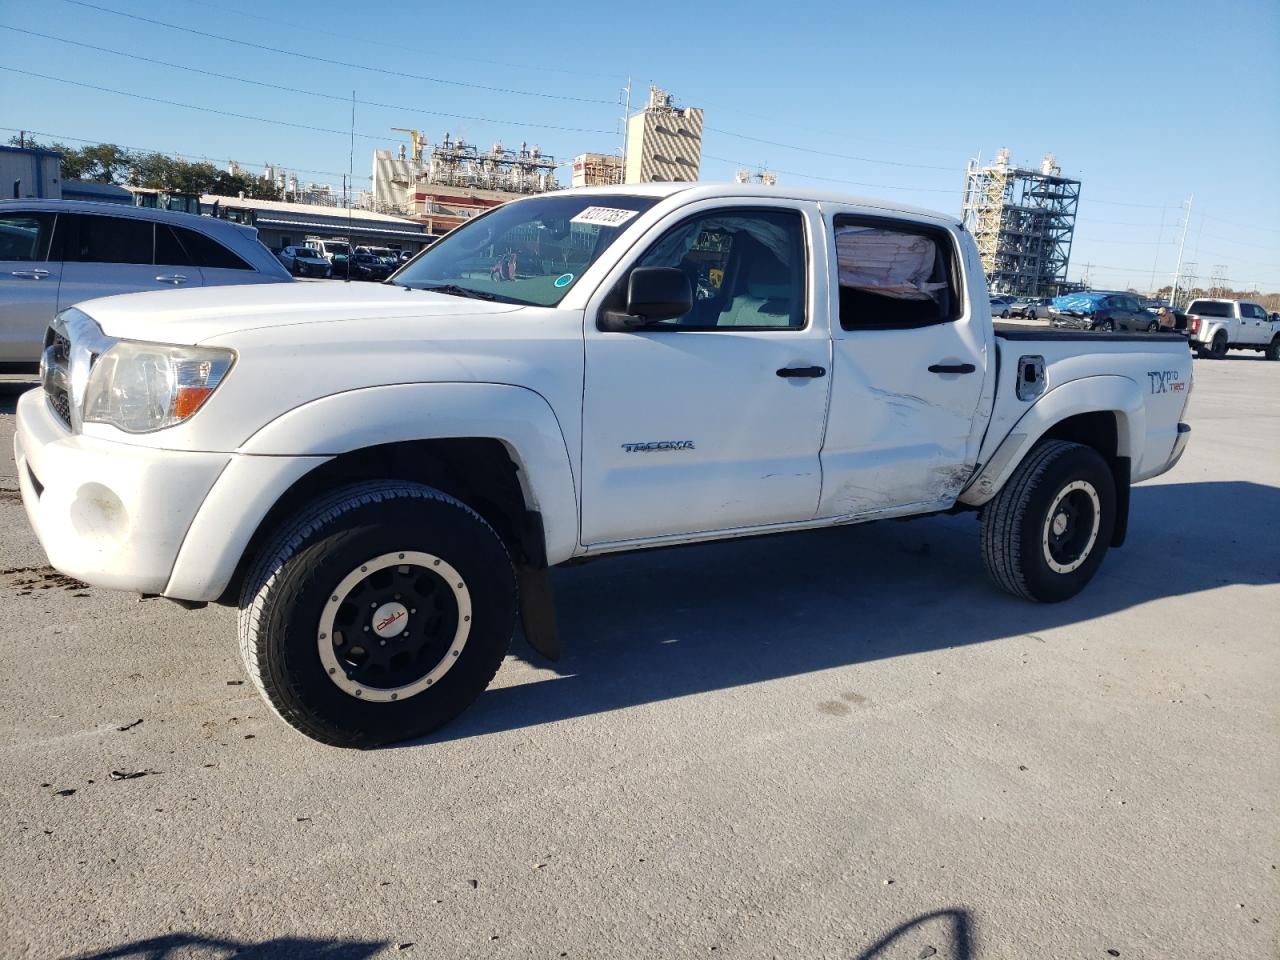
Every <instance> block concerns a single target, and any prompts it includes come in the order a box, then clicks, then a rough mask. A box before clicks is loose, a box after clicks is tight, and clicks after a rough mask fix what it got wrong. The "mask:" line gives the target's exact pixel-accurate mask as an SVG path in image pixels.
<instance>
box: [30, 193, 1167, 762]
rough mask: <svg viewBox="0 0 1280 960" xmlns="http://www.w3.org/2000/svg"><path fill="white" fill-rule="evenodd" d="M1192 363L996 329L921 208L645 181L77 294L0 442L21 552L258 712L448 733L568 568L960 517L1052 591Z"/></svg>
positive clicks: (998, 566)
mask: <svg viewBox="0 0 1280 960" xmlns="http://www.w3.org/2000/svg"><path fill="white" fill-rule="evenodd" d="M1191 373H1192V368H1191V356H1190V353H1189V351H1188V349H1187V343H1186V340H1185V338H1182V337H1177V336H1165V335H1158V334H1157V335H1150V334H1144V335H1132V336H1128V335H1123V334H1119V335H1110V336H1108V335H1101V334H1091V333H1077V332H1071V331H1043V332H1041V331H1027V330H1020V331H1010V332H996V331H995V330H994V329H993V325H992V320H991V313H990V308H989V306H988V299H987V291H986V285H985V281H984V278H983V273H982V268H981V264H980V262H979V259H978V255H977V250H976V247H975V245H974V243H973V240H972V238H971V237H970V236H969V235H968V234H967V233H966V232H964V230H963V229H962V227H961V226H960V224H958V223H957V222H956V221H955V220H953V219H951V218H948V217H944V216H941V215H937V214H932V213H927V212H923V211H917V210H907V209H902V208H898V207H893V206H888V205H879V204H875V203H868V202H856V201H853V200H849V199H846V198H843V197H840V196H832V195H824V194H816V193H808V192H803V191H786V192H784V191H779V190H777V189H772V188H759V187H756V188H753V187H750V186H726V185H698V184H654V185H645V186H636V187H630V186H629V187H626V188H613V189H606V188H598V189H589V190H574V191H564V192H558V193H556V194H554V195H547V196H540V197H533V198H529V199H525V200H520V201H516V202H513V203H509V204H506V205H504V206H502V207H498V208H496V209H494V210H493V211H491V212H489V213H486V214H485V215H484V216H481V217H478V218H476V219H475V220H474V221H471V222H470V223H469V224H467V225H466V226H464V227H461V228H459V229H458V230H456V231H454V232H453V233H451V234H449V235H447V236H445V237H444V238H442V239H441V240H439V241H438V242H437V243H436V244H434V245H433V246H431V247H430V248H429V249H428V250H426V251H425V252H424V253H422V254H421V255H419V256H418V257H417V258H415V259H414V260H413V261H412V262H411V263H409V264H407V265H406V266H405V267H403V268H402V269H401V270H400V271H399V272H398V273H397V274H396V275H395V276H394V277H393V278H392V280H391V281H390V282H389V283H387V284H381V285H367V286H366V285H341V286H339V285H326V284H290V285H279V286H265V287H256V288H242V289H221V290H218V291H216V292H212V293H211V292H202V291H198V290H197V291H178V292H172V293H164V294H147V295H138V296H127V297H116V298H111V299H108V300H99V301H93V302H90V303H86V304H82V305H81V306H80V307H79V308H77V309H72V310H68V311H66V312H64V313H63V314H61V315H60V316H59V317H58V318H57V319H56V320H55V322H54V324H53V325H52V327H51V328H50V330H49V333H48V335H47V337H46V350H45V358H44V384H43V389H42V390H38V391H32V392H30V393H27V394H26V395H24V396H23V397H22V398H21V400H20V402H19V409H18V430H17V435H16V438H15V447H16V459H17V463H18V472H19V474H20V482H21V487H22V496H23V501H24V503H25V505H26V510H27V513H28V516H29V517H30V520H31V522H32V524H33V525H34V527H35V530H36V533H37V534H38V536H39V538H40V541H41V543H42V545H43V547H44V549H45V551H46V552H47V553H48V555H49V558H50V561H51V562H52V563H53V565H54V566H55V567H57V568H58V569H59V570H61V571H63V572H64V573H67V574H69V575H71V576H75V577H79V578H81V579H83V580H86V581H88V582H89V583H91V584H95V585H99V586H104V587H115V588H120V589H127V590H134V591H138V592H141V593H147V594H162V595H164V596H166V597H170V598H172V599H174V600H176V601H178V602H180V603H183V604H185V605H188V606H198V605H202V604H203V603H205V602H217V603H225V604H235V605H238V606H239V609H240V625H239V633H240V645H241V650H242V652H243V655H244V659H245V663H246V665H247V668H248V671H249V673H250V675H251V677H252V678H253V681H254V682H255V683H256V684H257V686H258V688H259V690H260V691H261V693H262V694H263V696H264V697H265V698H266V699H267V701H268V702H269V703H270V704H271V706H272V707H273V708H274V709H275V711H276V712H277V713H278V714H279V715H280V716H281V717H282V718H283V719H284V720H285V721H287V722H288V723H290V724H292V725H293V726H295V727H296V728H297V729H299V730H301V731H302V732H303V733H305V734H307V735H308V736H311V737H314V738H316V739H318V740H321V741H324V742H327V743H331V744H338V745H345V746H369V745H373V744H378V743H383V742H388V741H393V740H397V739H403V738H405V737H409V736H413V735H419V734H422V733H424V732H427V731H430V730H432V729H434V728H436V727H438V726H440V725H441V724H443V723H445V722H447V721H448V720H449V719H451V718H452V717H454V716H455V715H456V714H458V713H459V712H460V711H462V710H463V709H464V708H465V707H466V706H467V705H468V704H469V703H470V702H471V701H472V700H473V699H475V697H477V696H478V695H479V694H480V692H481V691H482V690H483V689H484V688H485V686H486V685H487V684H488V683H489V681H490V680H491V679H492V677H493V675H494V673H495V672H496V671H497V669H498V666H499V665H500V663H501V662H502V658H503V656H504V654H505V652H506V650H507V647H508V644H509V642H510V640H511V637H512V634H513V631H514V627H515V622H516V618H517V616H519V617H520V618H521V619H522V620H523V624H524V630H525V634H526V636H527V638H528V639H529V641H530V643H531V644H532V645H533V646H534V647H535V648H536V649H538V650H539V651H541V652H543V653H544V654H546V655H548V656H551V657H555V656H557V655H558V650H559V646H558V645H559V639H558V636H557V633H556V626H555V613H554V605H553V602H552V595H551V588H550V580H549V577H548V575H547V568H548V567H549V566H552V565H556V564H562V563H565V562H567V561H571V560H576V559H582V558H590V557H594V556H597V555H607V554H611V553H617V552H620V551H627V550H635V549H639V548H646V547H656V546H668V545H672V544H686V543H694V542H698V541H706V540H714V539H722V538H730V537H741V536H750V535H757V534H762V533H771V532H780V531H794V530H802V529H807V528H816V527H826V526H831V525H835V524H846V523H858V522H863V521H869V520H876V519H881V518H886V517H907V516H916V515H926V514H931V513H936V512H939V511H948V510H980V511H981V521H982V522H981V535H980V547H981V553H982V556H983V558H984V560H985V563H986V566H987V569H988V570H989V572H990V574H991V577H992V578H993V580H994V581H995V583H996V584H998V585H999V586H1000V587H1002V588H1003V589H1005V590H1007V591H1009V592H1010V593H1012V594H1014V595H1016V596H1019V597H1022V598H1026V599H1029V600H1039V601H1050V602H1052V601H1059V600H1064V599H1066V598H1068V597H1071V596H1072V595H1074V594H1075V593H1076V592H1078V591H1079V590H1080V589H1082V588H1083V587H1084V586H1085V584H1086V583H1087V582H1088V581H1089V579H1090V578H1091V577H1092V576H1093V575H1094V573H1095V572H1096V571H1097V569H1098V566H1099V564H1100V563H1101V562H1102V560H1103V556H1104V554H1105V553H1106V551H1107V548H1108V547H1112V546H1119V545H1120V544H1121V542H1122V541H1123V539H1124V532H1125V525H1126V518H1127V514H1128V504H1129V487H1130V484H1131V483H1133V482H1136V481H1140V480H1145V479H1147V478H1148V477H1153V476H1156V475H1157V474H1159V473H1162V472H1164V471H1165V470H1168V469H1169V468H1170V467H1171V466H1173V464H1174V463H1175V462H1176V461H1177V460H1178V458H1179V456H1181V454H1182V451H1183V449H1184V446H1185V444H1186V442H1187V437H1188V429H1189V428H1188V427H1187V426H1186V425H1185V424H1183V423H1180V419H1181V417H1182V414H1183V410H1184V408H1185V406H1186V403H1187V399H1188V396H1189V394H1190V392H1191ZM857 562H861V563H874V562H875V558H873V557H868V558H863V559H862V560H859V561H857Z"/></svg>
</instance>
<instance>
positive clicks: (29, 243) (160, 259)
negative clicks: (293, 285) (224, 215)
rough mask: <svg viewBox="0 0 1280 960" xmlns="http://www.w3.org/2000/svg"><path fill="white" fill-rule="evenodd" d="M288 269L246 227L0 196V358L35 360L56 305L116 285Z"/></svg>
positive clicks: (158, 284)
mask: <svg viewBox="0 0 1280 960" xmlns="http://www.w3.org/2000/svg"><path fill="white" fill-rule="evenodd" d="M292 279H293V278H292V277H290V276H289V271H287V270H286V269H285V268H284V267H283V266H281V265H280V262H279V261H278V260H276V258H275V257H274V256H272V255H271V251H270V250H268V249H267V248H266V247H265V246H263V245H262V243H261V242H260V241H259V240H258V233H257V231H256V230H254V229H253V228H251V227H244V226H240V225H239V224H235V223H229V222H227V221H225V220H215V219H214V218H212V217H197V216H193V215H192V214H189V213H171V212H169V211H168V210H151V209H146V208H143V207H128V206H124V205H122V204H116V203H91V202H87V201H75V200H0V364H23V365H26V364H34V363H36V362H38V361H39V359H40V352H41V349H42V344H43V342H44V332H45V329H46V328H47V327H48V326H49V321H50V320H52V319H53V317H54V314H56V313H58V311H60V310H65V309H66V308H67V307H69V306H71V305H72V304H75V303H79V302H80V301H82V300H91V299H93V298H95V297H107V296H111V295H112V294H116V293H137V292H140V291H146V290H169V289H173V288H174V287H201V286H220V285H224V284H243V283H281V282H288V281H290V280H292Z"/></svg>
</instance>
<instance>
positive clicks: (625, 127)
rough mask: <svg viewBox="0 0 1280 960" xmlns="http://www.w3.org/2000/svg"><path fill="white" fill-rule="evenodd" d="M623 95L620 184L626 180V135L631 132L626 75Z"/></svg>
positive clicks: (629, 95) (628, 86) (628, 87)
mask: <svg viewBox="0 0 1280 960" xmlns="http://www.w3.org/2000/svg"><path fill="white" fill-rule="evenodd" d="M622 92H623V94H624V95H625V98H626V99H625V100H624V101H623V107H622V176H621V179H620V180H619V181H618V182H619V183H620V184H622V183H626V182H627V145H628V144H627V137H628V135H629V134H630V132H631V78H630V77H627V85H626V86H625V87H623V88H622Z"/></svg>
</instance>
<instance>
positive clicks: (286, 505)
mask: <svg viewBox="0 0 1280 960" xmlns="http://www.w3.org/2000/svg"><path fill="white" fill-rule="evenodd" d="M519 470H520V467H519V465H518V464H517V463H516V462H515V461H514V460H513V459H512V458H511V455H510V453H509V451H508V450H507V447H506V446H505V445H504V444H503V443H502V442H501V441H500V440H494V439H491V438H480V437H475V438H473V437H463V438H453V439H444V440H409V441H402V442H399V443H385V444H379V445H377V446H372V447H364V448H361V449H359V450H351V451H349V452H347V453H344V454H340V455H339V456H337V457H334V458H333V459H332V460H329V461H327V462H325V463H323V464H321V465H320V466H318V467H316V468H315V469H314V470H312V471H311V472H310V473H308V474H306V475H305V476H304V477H302V478H300V479H299V480H297V481H296V482H295V483H294V484H293V486H291V487H290V488H289V489H288V490H286V491H285V492H284V494H283V495H282V496H281V497H280V498H279V499H278V500H277V501H276V503H275V505H274V506H273V507H272V508H271V509H270V510H269V511H267V515H266V516H265V517H263V518H262V521H261V522H260V523H259V524H258V528H257V530H255V531H254V534H253V536H252V537H251V538H250V540H249V543H248V545H247V546H246V547H245V550H244V553H243V554H242V556H241V558H240V562H239V564H237V566H236V572H235V574H234V575H233V576H232V578H231V582H230V583H229V584H228V585H227V588H226V590H224V591H223V594H222V596H221V597H219V598H218V602H219V603H223V604H231V605H234V604H235V603H237V602H238V598H239V593H240V585H241V583H242V581H243V579H244V575H245V571H246V568H247V567H248V566H249V563H250V561H251V560H252V559H253V557H254V556H255V555H256V554H257V552H258V551H259V550H260V549H261V548H262V546H263V544H264V543H265V542H266V541H267V539H268V538H269V537H270V536H271V535H272V534H273V533H274V532H275V531H276V529H278V528H279V526H280V525H281V524H282V523H284V522H285V521H286V520H288V518H289V517H291V516H292V515H293V514H294V513H296V512H297V511H298V510H299V509H300V508H301V507H302V506H303V505H304V504H306V503H308V502H309V501H311V500H313V499H315V498H316V497H318V496H320V495H321V494H323V493H326V492H328V491H330V490H332V489H333V488H334V487H338V486H342V485H344V484H348V483H355V482H358V481H361V480H412V481H415V482H418V483H425V484H428V485H429V486H432V487H435V488H436V489H437V490H441V491H443V492H445V493H447V494H449V495H451V496H454V497H457V498H458V499H459V500H461V501H462V502H463V503H465V504H467V505H468V506H469V507H471V509H473V510H475V511H476V513H478V514H480V516H482V517H484V519H485V520H486V521H488V522H489V524H490V525H491V526H492V527H493V528H494V530H496V531H497V532H498V535H499V536H500V537H502V539H503V541H504V542H505V543H506V544H507V548H508V549H509V550H510V551H511V555H512V559H513V560H514V561H515V562H516V563H517V564H518V565H531V566H534V567H545V566H546V550H545V545H544V542H543V531H542V519H541V516H540V515H539V514H537V513H534V512H531V511H530V510H529V509H528V505H527V504H526V502H525V498H524V491H523V489H522V488H521V486H520V478H519Z"/></svg>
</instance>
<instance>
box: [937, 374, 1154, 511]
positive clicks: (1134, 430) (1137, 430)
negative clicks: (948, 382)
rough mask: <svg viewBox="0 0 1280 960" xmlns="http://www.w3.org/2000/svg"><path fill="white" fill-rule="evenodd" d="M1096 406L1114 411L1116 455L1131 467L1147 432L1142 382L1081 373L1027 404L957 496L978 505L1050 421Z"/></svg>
mask: <svg viewBox="0 0 1280 960" xmlns="http://www.w3.org/2000/svg"><path fill="white" fill-rule="evenodd" d="M1099 412H1109V413H1112V414H1114V415H1115V418H1116V450H1115V456H1116V457H1117V458H1124V459H1125V462H1126V463H1128V464H1130V465H1131V466H1130V470H1131V471H1132V470H1133V466H1132V464H1135V463H1138V464H1140V463H1141V455H1142V446H1143V441H1144V439H1145V437H1146V422H1147V412H1146V406H1145V405H1144V402H1143V394H1142V390H1141V388H1140V387H1139V386H1138V384H1137V383H1135V382H1134V381H1132V380H1130V379H1129V378H1128V377H1120V376H1100V377H1084V378H1082V379H1080V380H1071V381H1068V382H1067V383H1064V384H1063V385H1062V386H1060V387H1055V388H1054V389H1052V390H1050V391H1049V392H1048V393H1046V394H1045V395H1044V396H1042V397H1041V398H1040V399H1039V400H1037V401H1036V402H1035V403H1034V404H1032V405H1031V407H1030V408H1029V409H1028V410H1027V412H1026V413H1024V414H1023V415H1022V417H1021V418H1020V419H1019V420H1018V422H1017V423H1015V424H1014V425H1013V427H1012V429H1011V430H1010V431H1009V435H1008V436H1007V437H1005V438H1004V440H1003V441H1002V442H1001V443H1000V445H999V446H998V447H996V449H995V452H994V453H993V454H992V455H991V458H990V459H989V460H988V461H987V462H986V464H984V465H983V467H982V469H981V470H980V471H979V472H978V475H977V476H976V477H974V478H973V480H971V481H970V482H969V485H968V486H967V487H966V488H965V489H964V491H963V492H962V493H961V494H960V496H959V498H958V500H959V502H960V503H963V504H966V505H968V506H971V507H980V506H982V505H983V504H984V503H986V502H987V501H989V500H990V499H991V498H992V497H994V496H995V495H996V494H997V493H999V492H1000V490H1001V488H1003V487H1004V485H1005V483H1006V482H1007V481H1008V479H1009V477H1010V476H1011V475H1012V474H1013V471H1014V470H1015V469H1017V467H1018V464H1020V463H1021V462H1022V461H1023V459H1024V458H1025V457H1026V455H1027V454H1028V453H1030V452H1031V450H1032V448H1033V447H1035V445H1036V444H1037V443H1038V442H1039V441H1040V439H1041V438H1042V437H1043V436H1044V435H1045V434H1047V433H1048V432H1049V431H1050V430H1051V429H1053V427H1054V426H1055V425H1057V424H1059V423H1061V422H1062V421H1064V420H1066V419H1067V418H1069V417H1074V416H1077V415H1079V414H1082V413H1099ZM1119 479H1120V478H1119V477H1117V480H1119Z"/></svg>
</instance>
